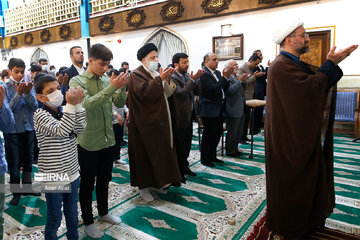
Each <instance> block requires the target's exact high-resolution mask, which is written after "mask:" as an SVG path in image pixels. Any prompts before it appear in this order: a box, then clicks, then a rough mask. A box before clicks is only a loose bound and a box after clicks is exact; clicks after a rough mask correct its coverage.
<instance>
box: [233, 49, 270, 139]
mask: <svg viewBox="0 0 360 240" xmlns="http://www.w3.org/2000/svg"><path fill="white" fill-rule="evenodd" d="M260 61H261V59H260V57H259V56H258V55H252V56H251V57H250V58H249V61H248V62H245V63H244V65H242V66H241V67H240V68H239V74H240V75H242V74H244V73H248V74H252V75H251V76H250V77H249V78H248V79H247V80H246V82H245V100H250V99H253V98H254V93H255V83H256V78H258V77H261V76H262V75H264V74H265V73H264V72H261V71H256V72H254V69H255V68H256V67H257V66H258V65H259V63H260ZM249 120H250V108H249V107H247V106H245V119H244V125H243V126H244V128H243V132H242V135H241V143H243V144H246V143H247V142H246V141H250V139H248V138H247V134H248V125H249Z"/></svg>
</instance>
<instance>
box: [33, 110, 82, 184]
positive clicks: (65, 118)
mask: <svg viewBox="0 0 360 240" xmlns="http://www.w3.org/2000/svg"><path fill="white" fill-rule="evenodd" d="M85 117H86V113H85V109H84V108H83V107H82V106H81V104H78V105H76V106H74V105H70V104H69V103H67V104H66V106H65V108H64V110H63V112H62V111H61V107H60V108H59V111H58V112H55V111H54V110H52V109H51V108H49V107H47V106H46V105H44V107H43V108H39V109H37V110H36V112H35V114H34V127H35V132H36V137H37V140H38V146H39V158H38V169H39V173H49V174H50V173H55V174H67V175H68V177H69V179H70V182H73V181H74V180H76V179H77V178H78V177H79V169H80V168H79V162H78V152H77V142H76V137H77V135H79V134H81V133H82V132H83V131H84V130H85V127H86V121H85Z"/></svg>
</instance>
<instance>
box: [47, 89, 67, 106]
mask: <svg viewBox="0 0 360 240" xmlns="http://www.w3.org/2000/svg"><path fill="white" fill-rule="evenodd" d="M46 96H47V97H48V99H49V102H47V104H49V105H50V107H53V108H58V107H60V106H61V104H62V102H63V101H64V96H63V95H62V93H61V91H60V90H56V91H55V92H52V93H50V94H48V95H46Z"/></svg>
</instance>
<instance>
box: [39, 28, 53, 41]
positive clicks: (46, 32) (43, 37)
mask: <svg viewBox="0 0 360 240" xmlns="http://www.w3.org/2000/svg"><path fill="white" fill-rule="evenodd" d="M50 37H51V34H50V31H49V30H47V29H44V30H42V31H41V33H40V39H41V41H42V42H48V41H49V40H50Z"/></svg>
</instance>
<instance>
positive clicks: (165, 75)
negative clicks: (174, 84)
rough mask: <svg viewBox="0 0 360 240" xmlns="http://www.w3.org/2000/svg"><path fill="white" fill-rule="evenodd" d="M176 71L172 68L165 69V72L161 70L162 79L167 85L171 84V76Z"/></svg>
mask: <svg viewBox="0 0 360 240" xmlns="http://www.w3.org/2000/svg"><path fill="white" fill-rule="evenodd" d="M175 71H176V70H175V68H172V67H169V68H165V70H163V69H162V68H160V78H161V80H163V81H166V82H167V83H170V76H171V75H172V74H174V72H175Z"/></svg>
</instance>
